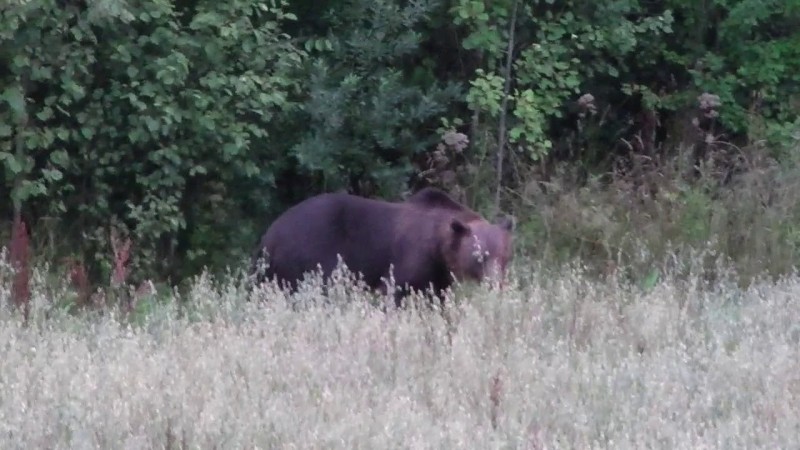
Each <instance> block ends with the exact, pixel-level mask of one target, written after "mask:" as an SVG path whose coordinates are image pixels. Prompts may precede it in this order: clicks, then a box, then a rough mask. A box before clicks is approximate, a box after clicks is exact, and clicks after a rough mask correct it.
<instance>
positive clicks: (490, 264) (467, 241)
mask: <svg viewBox="0 0 800 450" xmlns="http://www.w3.org/2000/svg"><path fill="white" fill-rule="evenodd" d="M513 231H514V221H513V220H512V219H511V218H510V217H504V218H501V219H499V220H497V221H495V222H494V223H492V222H489V221H487V220H485V219H482V218H477V219H476V218H472V219H470V220H465V219H463V218H459V217H453V218H452V219H451V220H450V223H449V227H448V231H447V233H448V234H449V244H448V245H447V246H446V250H445V262H446V264H447V266H448V269H449V270H450V272H452V273H453V275H454V276H455V277H456V279H458V280H459V281H463V280H473V281H477V282H482V281H491V282H497V283H499V284H500V286H502V285H503V279H504V278H505V274H506V269H507V267H508V264H509V263H510V262H511V259H512V253H513V252H512V238H513Z"/></svg>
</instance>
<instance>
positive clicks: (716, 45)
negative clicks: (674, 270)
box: [0, 0, 800, 283]
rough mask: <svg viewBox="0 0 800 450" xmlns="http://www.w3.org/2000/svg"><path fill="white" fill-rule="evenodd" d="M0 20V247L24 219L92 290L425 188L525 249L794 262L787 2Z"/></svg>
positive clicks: (213, 264) (206, 6)
mask: <svg viewBox="0 0 800 450" xmlns="http://www.w3.org/2000/svg"><path fill="white" fill-rule="evenodd" d="M0 8H1V9H0V166H2V170H1V171H0V190H2V191H0V198H2V199H10V201H8V202H6V201H3V202H0V217H2V219H3V221H4V222H3V223H4V224H6V225H4V226H3V228H2V233H3V234H2V237H3V241H4V242H8V241H9V239H10V238H11V236H12V233H11V232H10V231H11V229H12V226H11V224H12V223H18V224H22V223H24V224H25V225H26V226H27V230H28V231H29V232H30V234H31V237H30V239H31V241H30V242H31V250H30V252H31V253H30V254H31V256H32V257H33V259H34V260H35V261H51V262H53V263H56V262H58V263H59V264H60V263H61V262H64V261H69V266H68V267H71V268H72V269H70V270H73V273H74V272H75V270H78V269H76V267H77V268H82V267H85V268H86V271H87V272H86V274H87V275H86V276H84V278H85V279H86V280H91V282H92V283H96V282H99V283H105V282H106V281H107V280H109V279H110V277H112V275H114V276H116V277H121V278H124V277H125V276H128V275H127V274H128V273H130V277H131V279H132V280H143V279H148V278H152V279H154V280H156V281H172V282H177V281H179V280H181V279H185V278H186V277H187V276H189V275H192V274H196V273H198V272H199V271H200V270H201V269H202V268H203V267H204V266H207V267H209V268H211V269H213V270H216V271H220V270H223V269H224V267H226V266H227V265H231V266H238V265H239V264H240V262H241V260H242V258H245V257H247V255H248V254H249V252H250V251H251V249H252V246H253V245H254V243H255V242H256V240H257V238H258V235H259V233H260V232H261V231H263V229H264V227H265V226H266V225H267V224H268V223H269V220H270V219H271V218H273V217H274V216H275V215H276V214H278V213H280V212H281V211H282V210H283V209H285V208H286V207H287V206H288V205H290V204H292V203H293V202H296V201H298V200H299V199H301V198H304V197H305V196H308V195H311V194H314V193H318V192H322V191H330V190H336V189H342V188H344V189H348V190H350V191H351V192H355V193H359V194H362V195H369V196H381V197H384V198H392V199H399V198H401V197H402V196H403V195H404V194H405V193H407V192H409V191H411V190H413V189H416V188H419V187H420V186H423V185H426V184H434V185H437V186H441V187H445V188H447V189H448V190H450V191H451V192H453V193H454V194H455V195H457V196H458V197H459V198H460V199H462V200H464V201H466V202H467V203H468V204H470V205H471V206H473V207H475V208H477V209H479V210H481V211H482V212H485V213H487V214H491V213H493V212H494V210H495V209H496V208H501V209H503V210H505V211H508V212H511V213H513V214H515V215H516V216H517V218H518V223H519V235H520V240H519V241H518V242H519V245H518V251H519V252H520V254H521V255H527V256H534V257H541V258H551V259H556V260H563V259H566V258H571V257H574V256H580V257H582V258H585V259H586V260H588V261H595V262H599V263H602V264H603V265H609V264H611V263H614V264H618V263H620V262H631V261H633V260H637V261H640V262H642V263H643V266H642V270H644V272H643V274H642V275H647V274H648V271H649V270H650V268H649V266H648V261H649V262H652V261H654V260H655V259H657V258H661V257H663V256H664V255H666V254H667V253H666V251H667V248H668V247H669V246H670V245H673V246H676V247H680V246H681V245H688V246H705V245H711V246H712V247H713V248H714V250H716V251H719V252H721V253H722V254H724V255H726V256H728V257H730V258H732V259H733V260H734V262H736V263H737V264H738V268H739V269H740V270H742V271H743V272H744V273H746V274H749V275H753V274H755V273H756V272H759V271H761V270H764V269H766V270H768V271H770V272H772V273H780V272H784V271H786V270H787V269H789V268H790V267H792V265H793V264H794V263H796V262H797V260H798V257H799V256H800V227H799V226H798V225H797V223H798V222H797V220H796V219H797V218H799V217H800V211H799V210H798V205H797V204H796V203H797V202H796V198H797V196H798V195H800V184H798V183H800V180H799V179H798V177H797V174H798V172H797V157H796V155H797V149H798V138H800V136H799V135H798V129H799V127H800V119H798V117H800V114H798V113H799V112H800V27H798V26H797V24H798V23H800V0H713V1H708V2H696V1H689V0H662V1H648V2H644V1H636V0H607V1H598V2H577V1H572V0H541V1H540V0H532V1H527V2H522V1H519V0H497V1H491V2H490V1H484V0H451V1H439V0H418V1H411V2H406V1H398V0H327V1H310V0H301V1H295V2H291V3H290V2H288V1H282V0H233V1H227V2H218V1H210V0H205V1H204V0H181V1H177V2H170V1H167V0H136V1H122V0H97V1H93V2H85V1H81V0H38V1H27V0H10V1H6V2H4V3H3V6H2V7H0ZM16 219H20V220H19V221H17V220H16ZM15 233H16V235H17V236H23V235H24V233H22V232H21V231H20V227H19V226H17V228H16V229H15ZM16 239H17V241H19V240H20V239H22V238H16ZM127 239H130V240H127ZM11 240H12V241H13V240H14V239H11ZM642 243H643V244H645V247H646V248H648V249H649V252H650V253H649V255H650V256H647V257H643V256H642V255H640V254H636V251H635V249H636V248H639V247H637V245H639V244H642ZM13 248H14V246H12V250H13ZM12 253H13V252H12ZM112 255H116V256H115V257H114V256H112ZM12 256H13V255H12ZM128 258H129V262H130V267H127V266H126V267H120V264H122V265H124V264H127V263H128ZM637 258H638V259H637ZM120 261H121V262H120ZM115 264H116V265H115ZM81 270H83V269H81ZM128 270H129V271H130V272H126V271H128ZM123 275H124V276H123ZM79 278H80V277H79ZM82 279H83V278H82ZM84 282H87V281H85V280H84Z"/></svg>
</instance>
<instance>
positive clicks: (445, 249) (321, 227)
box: [251, 188, 514, 306]
mask: <svg viewBox="0 0 800 450" xmlns="http://www.w3.org/2000/svg"><path fill="white" fill-rule="evenodd" d="M513 228H514V226H513V221H512V220H510V218H504V219H501V220H499V221H498V222H497V223H490V222H488V221H487V220H486V219H484V218H483V217H481V216H480V215H479V214H478V213H476V212H474V211H472V210H471V209H469V208H467V207H465V206H463V205H462V204H460V203H458V202H456V201H455V200H453V199H452V198H451V197H450V196H449V195H447V194H446V193H444V192H443V191H440V190H438V189H435V188H425V189H422V190H420V191H419V192H417V193H416V194H414V195H412V196H411V197H409V198H408V199H406V200H405V201H402V202H388V201H382V200H375V199H369V198H364V197H358V196H355V195H350V194H347V193H343V192H337V193H326V194H321V195H317V196H314V197H311V198H308V199H306V200H304V201H302V202H300V203H298V204H297V205H295V206H293V207H291V208H289V209H288V210H287V211H286V212H284V213H283V214H282V215H281V216H279V217H278V218H277V219H276V220H275V221H274V222H273V223H272V225H270V227H269V228H268V229H267V231H266V232H265V233H264V235H263V236H262V238H261V240H260V243H259V245H258V247H257V249H256V251H255V253H254V256H253V261H252V266H251V273H255V272H256V269H257V267H258V264H259V263H263V262H266V263H267V264H268V267H266V269H265V271H264V272H263V273H261V274H260V275H258V276H257V277H256V281H257V282H262V281H264V280H268V279H270V280H276V281H278V282H279V284H281V285H285V284H288V285H289V287H290V288H291V289H296V287H297V282H298V281H299V280H301V279H302V278H303V274H304V273H305V272H307V271H312V270H316V269H317V264H319V265H320V266H321V268H322V271H323V274H324V276H325V277H328V276H330V274H331V272H332V270H333V269H334V268H335V267H336V265H337V263H338V256H339V255H341V258H342V260H343V262H344V263H345V264H346V265H347V267H348V269H349V270H350V271H352V272H355V273H360V274H361V275H362V276H363V280H364V282H365V283H366V284H367V285H368V286H370V287H371V288H372V289H376V290H379V291H380V292H382V293H385V292H386V289H387V285H386V282H387V280H388V279H389V275H390V272H389V271H390V267H391V268H392V274H393V276H394V279H395V286H396V287H397V288H398V291H397V292H396V293H395V303H396V304H397V306H400V302H401V298H402V297H403V296H404V295H405V294H406V293H407V292H408V288H411V289H414V290H420V291H425V290H427V289H428V288H433V291H434V293H435V294H436V295H437V296H438V297H439V298H440V299H441V298H442V294H443V291H444V290H446V289H447V288H448V287H450V286H451V285H452V284H453V281H454V280H459V281H464V280H474V281H481V280H484V279H486V278H487V277H492V278H493V279H497V280H502V278H503V277H504V276H505V272H506V266H507V265H508V263H509V262H510V260H511V256H512V233H513ZM454 277H455V278H454Z"/></svg>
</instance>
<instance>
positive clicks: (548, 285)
mask: <svg viewBox="0 0 800 450" xmlns="http://www.w3.org/2000/svg"><path fill="white" fill-rule="evenodd" d="M697 267H699V265H698V266H691V265H689V266H686V265H683V266H679V265H673V266H669V265H666V264H665V265H664V266H663V267H662V268H660V269H659V271H660V277H659V278H658V279H657V280H654V281H652V282H649V283H646V284H642V283H640V282H639V283H636V282H632V281H628V280H627V279H626V278H625V277H624V276H617V275H615V274H610V275H608V276H606V277H598V276H596V275H593V274H589V273H587V272H586V271H585V270H584V269H582V268H581V267H580V266H579V265H577V264H570V265H564V266H563V267H560V268H559V269H558V270H556V269H552V268H551V269H546V268H544V267H538V266H535V265H532V264H528V263H525V262H522V261H518V262H517V264H516V265H515V267H514V271H513V272H512V274H511V280H512V283H511V285H510V286H508V287H507V288H506V289H505V290H503V291H499V290H497V289H493V288H492V287H490V286H477V287H476V286H472V287H468V286H462V287H459V288H458V289H456V290H455V294H454V295H453V297H452V298H451V299H449V303H448V307H446V308H444V310H436V309H433V308H430V307H425V306H424V303H418V304H416V305H411V306H410V307H409V308H407V309H405V310H384V309H383V308H381V307H378V306H375V305H374V300H376V297H375V296H372V295H370V294H369V293H367V292H365V291H363V290H362V289H361V288H360V287H359V286H358V285H357V284H356V283H353V282H352V281H353V279H352V277H348V276H346V275H347V274H346V273H344V274H342V276H341V277H339V278H337V280H336V282H335V283H334V284H333V286H332V287H331V289H330V290H329V291H328V292H327V293H326V294H323V292H322V290H321V288H320V283H319V280H318V279H317V280H316V281H315V280H310V281H309V282H308V283H307V284H306V285H305V286H304V287H303V289H302V291H301V292H299V293H298V294H296V295H295V296H288V295H286V294H285V293H283V292H280V291H278V290H277V289H274V288H272V287H269V286H267V287H264V288H262V289H257V290H254V291H248V289H247V286H246V285H245V284H244V283H243V282H242V280H241V277H238V276H236V275H231V276H229V277H219V278H216V279H215V278H213V277H211V276H210V275H207V274H204V275H202V276H199V277H197V278H196V279H194V280H193V282H192V283H191V287H190V289H188V290H186V291H183V292H179V291H177V290H175V291H172V292H159V291H158V290H156V291H155V292H151V293H150V294H147V295H146V296H145V297H143V298H141V299H140V302H139V303H138V305H137V307H136V308H135V310H134V311H133V313H125V312H124V311H123V310H122V309H120V308H105V309H96V310H93V309H87V310H85V311H80V312H77V313H76V312H67V311H66V308H65V306H64V305H65V303H66V302H68V301H69V298H70V296H71V295H73V293H72V292H71V291H70V288H69V286H68V284H67V283H65V282H64V283H61V282H59V281H58V280H55V281H54V280H52V279H48V278H46V277H45V276H44V275H42V273H44V271H35V272H34V275H33V278H32V280H31V285H32V297H31V312H30V316H29V320H28V322H27V323H23V321H22V320H21V318H20V315H19V314H18V313H16V312H14V311H12V310H11V309H10V308H9V307H8V306H7V305H8V304H9V299H8V297H9V290H10V285H9V283H8V282H7V281H3V280H8V277H2V276H0V304H2V305H3V306H2V309H0V349H2V350H0V351H1V354H2V358H1V359H0V399H2V401H0V448H4V449H16V448H53V449H56V448H74V449H88V448H117V449H138V448H165V449H172V448H343V449H344V448H347V449H356V448H481V449H490V448H526V449H545V448H548V449H554V448H616V449H627V448H637V449H641V448H669V449H677V448H693V449H701V448H726V449H732V448H798V447H800V432H799V431H800V350H798V348H799V347H798V341H799V340H800V304H799V303H798V302H797V301H796V298H797V297H798V296H800V276H797V275H790V276H785V277H782V278H779V279H770V280H767V279H763V280H758V279H757V280H754V281H753V282H752V283H750V284H749V285H747V286H746V287H743V286H740V283H738V282H737V279H736V275H735V274H734V273H732V272H727V271H725V270H719V271H718V272H717V273H716V275H715V277H714V278H713V280H712V279H710V278H709V277H708V276H707V274H705V272H703V271H701V270H700V269H698V268H697ZM7 270H8V266H3V270H0V272H3V273H6V274H7ZM321 300H322V301H321ZM377 300H380V299H377Z"/></svg>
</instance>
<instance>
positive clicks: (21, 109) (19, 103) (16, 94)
mask: <svg viewBox="0 0 800 450" xmlns="http://www.w3.org/2000/svg"><path fill="white" fill-rule="evenodd" d="M2 98H3V100H5V102H6V103H7V104H8V106H9V107H10V108H11V110H12V111H13V112H14V113H15V114H16V115H17V117H22V115H23V114H25V97H24V95H23V94H22V89H21V88H20V87H19V86H16V85H14V86H9V87H7V88H6V89H5V90H4V91H3V96H2Z"/></svg>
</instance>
